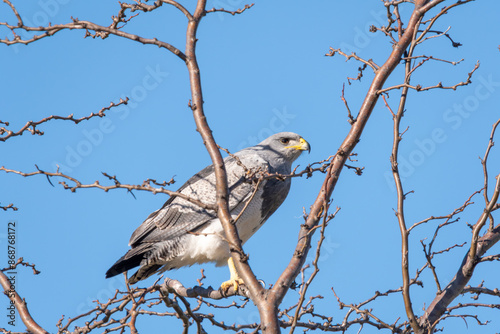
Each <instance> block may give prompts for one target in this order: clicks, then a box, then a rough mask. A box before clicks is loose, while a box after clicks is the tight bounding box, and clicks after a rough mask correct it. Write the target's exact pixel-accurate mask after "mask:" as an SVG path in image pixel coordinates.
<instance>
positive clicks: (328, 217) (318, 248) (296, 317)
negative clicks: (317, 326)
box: [290, 204, 340, 334]
mask: <svg viewBox="0 0 500 334" xmlns="http://www.w3.org/2000/svg"><path fill="white" fill-rule="evenodd" d="M329 207H330V205H329V204H326V205H325V208H324V210H325V214H324V215H323V223H322V224H321V231H320V234H319V240H318V245H317V246H316V254H315V257H314V260H313V263H312V264H313V268H314V270H313V272H312V273H311V275H310V276H309V279H308V280H307V282H305V283H304V284H303V285H302V287H301V289H300V292H299V296H300V297H299V301H298V303H297V308H296V310H295V315H294V316H293V319H292V325H291V328H290V334H292V333H293V331H294V330H295V327H296V326H297V322H298V321H299V320H300V314H299V313H300V311H301V308H302V305H303V303H304V299H305V298H306V293H307V289H308V288H309V286H310V285H311V283H312V281H313V280H314V278H315V277H316V275H317V274H318V272H319V266H318V261H319V257H320V255H321V246H322V245H323V240H325V229H326V226H327V225H328V222H329V221H330V220H332V219H333V218H335V216H336V215H337V213H338V212H339V211H340V208H339V207H337V209H336V210H335V212H334V213H333V214H331V215H328V214H327V213H328V209H329Z"/></svg>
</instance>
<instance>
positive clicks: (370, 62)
mask: <svg viewBox="0 0 500 334" xmlns="http://www.w3.org/2000/svg"><path fill="white" fill-rule="evenodd" d="M336 53H338V54H339V55H341V56H344V57H345V58H346V61H348V60H350V59H351V58H354V59H356V60H357V61H359V62H362V63H363V64H365V65H367V66H370V67H371V68H372V70H373V72H375V73H376V72H377V70H378V69H379V68H380V66H378V65H377V64H375V62H374V61H373V60H372V59H368V60H365V59H363V58H361V57H359V56H358V55H357V54H356V53H354V52H352V53H351V54H350V55H348V54H347V53H345V52H343V51H342V50H341V49H334V48H332V47H330V52H328V53H327V54H325V56H327V57H333V56H335V54H336Z"/></svg>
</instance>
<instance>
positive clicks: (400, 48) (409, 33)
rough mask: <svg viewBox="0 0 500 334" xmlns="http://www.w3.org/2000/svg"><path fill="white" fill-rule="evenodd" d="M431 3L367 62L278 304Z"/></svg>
mask: <svg viewBox="0 0 500 334" xmlns="http://www.w3.org/2000/svg"><path fill="white" fill-rule="evenodd" d="M428 3H430V4H434V2H429V1H425V0H417V1H415V9H414V11H413V13H412V15H411V17H410V19H409V22H408V27H407V29H406V30H405V32H404V34H403V35H402V36H401V39H400V40H399V43H397V44H396V45H394V48H393V50H392V52H391V54H390V56H389V58H388V59H387V61H386V62H385V63H384V64H383V65H382V66H381V67H380V68H375V66H374V65H373V64H372V63H369V64H368V66H370V67H372V69H374V70H376V73H375V77H374V79H373V81H372V83H371V85H370V88H369V90H368V92H367V94H366V97H365V100H364V102H363V104H362V106H361V108H360V111H359V112H358V116H357V121H356V123H354V124H353V125H352V127H351V129H350V131H349V133H348V135H347V137H346V138H345V140H344V142H343V143H342V145H341V146H340V148H339V149H338V151H337V154H336V155H335V156H334V157H333V159H332V163H331V164H330V166H329V168H328V172H327V175H326V177H325V180H324V182H323V185H322V187H321V189H320V192H319V194H318V196H317V198H316V200H315V201H314V203H313V205H312V206H311V209H310V213H309V215H308V217H307V220H306V222H305V224H303V225H302V227H301V229H300V232H299V237H298V242H297V246H296V248H295V252H294V255H293V257H292V259H291V260H290V262H289V264H288V266H287V268H286V269H285V270H284V272H283V273H282V274H281V276H280V277H279V279H278V280H277V282H276V284H274V285H273V287H272V289H271V291H270V294H269V299H270V301H272V302H273V304H274V305H275V307H276V306H277V305H279V304H280V303H281V300H282V299H283V297H284V295H285V294H286V292H287V290H288V288H289V287H290V286H291V284H292V282H293V281H294V279H295V278H296V277H297V275H298V274H299V273H300V269H301V268H302V265H303V263H304V261H305V258H306V256H307V250H308V249H309V247H310V242H311V236H312V234H313V233H309V232H310V231H312V230H314V228H315V226H317V224H318V222H319V220H320V219H321V218H322V215H323V214H324V212H323V208H324V204H325V203H327V202H328V201H329V199H330V196H331V194H332V192H333V190H334V188H335V185H336V183H337V180H338V178H339V176H340V173H341V171H342V168H343V166H344V164H345V162H346V160H347V158H348V157H349V155H350V153H351V152H352V150H353V149H354V147H355V146H356V144H357V143H358V141H359V139H360V137H361V134H362V132H363V129H364V126H365V125H366V124H367V122H368V119H369V117H370V115H371V112H372V111H373V108H374V106H375V104H376V103H377V100H378V97H379V94H378V91H379V90H380V89H382V87H383V84H384V82H385V81H386V80H387V78H388V77H389V75H390V74H391V73H392V71H393V70H394V69H395V68H396V67H397V65H398V64H399V62H400V60H401V58H402V56H403V54H404V53H405V51H406V49H407V47H408V46H409V45H410V43H411V42H412V40H413V38H414V34H415V33H416V29H417V28H418V25H419V23H420V21H421V18H422V17H423V15H424V14H425V11H423V10H422V7H423V6H424V5H427V4H428ZM432 7H433V6H430V7H428V8H429V9H430V8H432ZM335 52H336V50H335V49H333V48H332V52H331V54H332V55H333V54H334V53H335ZM412 325H414V326H415V325H416V324H415V323H413V324H412Z"/></svg>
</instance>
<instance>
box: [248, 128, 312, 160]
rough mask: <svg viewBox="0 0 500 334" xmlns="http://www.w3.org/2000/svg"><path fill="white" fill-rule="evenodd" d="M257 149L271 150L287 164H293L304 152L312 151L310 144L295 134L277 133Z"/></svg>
mask: <svg viewBox="0 0 500 334" xmlns="http://www.w3.org/2000/svg"><path fill="white" fill-rule="evenodd" d="M256 147H262V148H264V149H265V150H270V151H271V152H274V153H276V154H278V155H279V156H281V157H282V158H284V159H285V160H286V161H287V162H289V163H292V162H293V161H295V159H297V158H298V157H299V156H300V154H301V153H302V151H309V152H310V151H311V146H310V145H309V143H308V142H307V141H306V140H305V139H304V138H302V137H301V136H299V135H298V134H296V133H293V132H280V133H276V134H274V135H272V136H270V137H268V138H267V139H265V140H263V141H262V142H261V143H260V144H258V145H257V146H256Z"/></svg>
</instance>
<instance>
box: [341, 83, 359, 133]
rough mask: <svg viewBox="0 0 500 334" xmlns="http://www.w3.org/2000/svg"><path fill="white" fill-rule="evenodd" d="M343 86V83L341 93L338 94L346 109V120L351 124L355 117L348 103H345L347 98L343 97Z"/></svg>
mask: <svg viewBox="0 0 500 334" xmlns="http://www.w3.org/2000/svg"><path fill="white" fill-rule="evenodd" d="M344 88H345V84H343V85H342V95H340V98H341V99H342V102H344V104H345V107H346V109H347V118H348V120H347V121H348V122H349V124H351V125H352V124H353V123H354V122H356V119H355V118H354V117H353V116H352V114H351V109H349V105H348V104H347V100H346V99H345V97H344Z"/></svg>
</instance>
